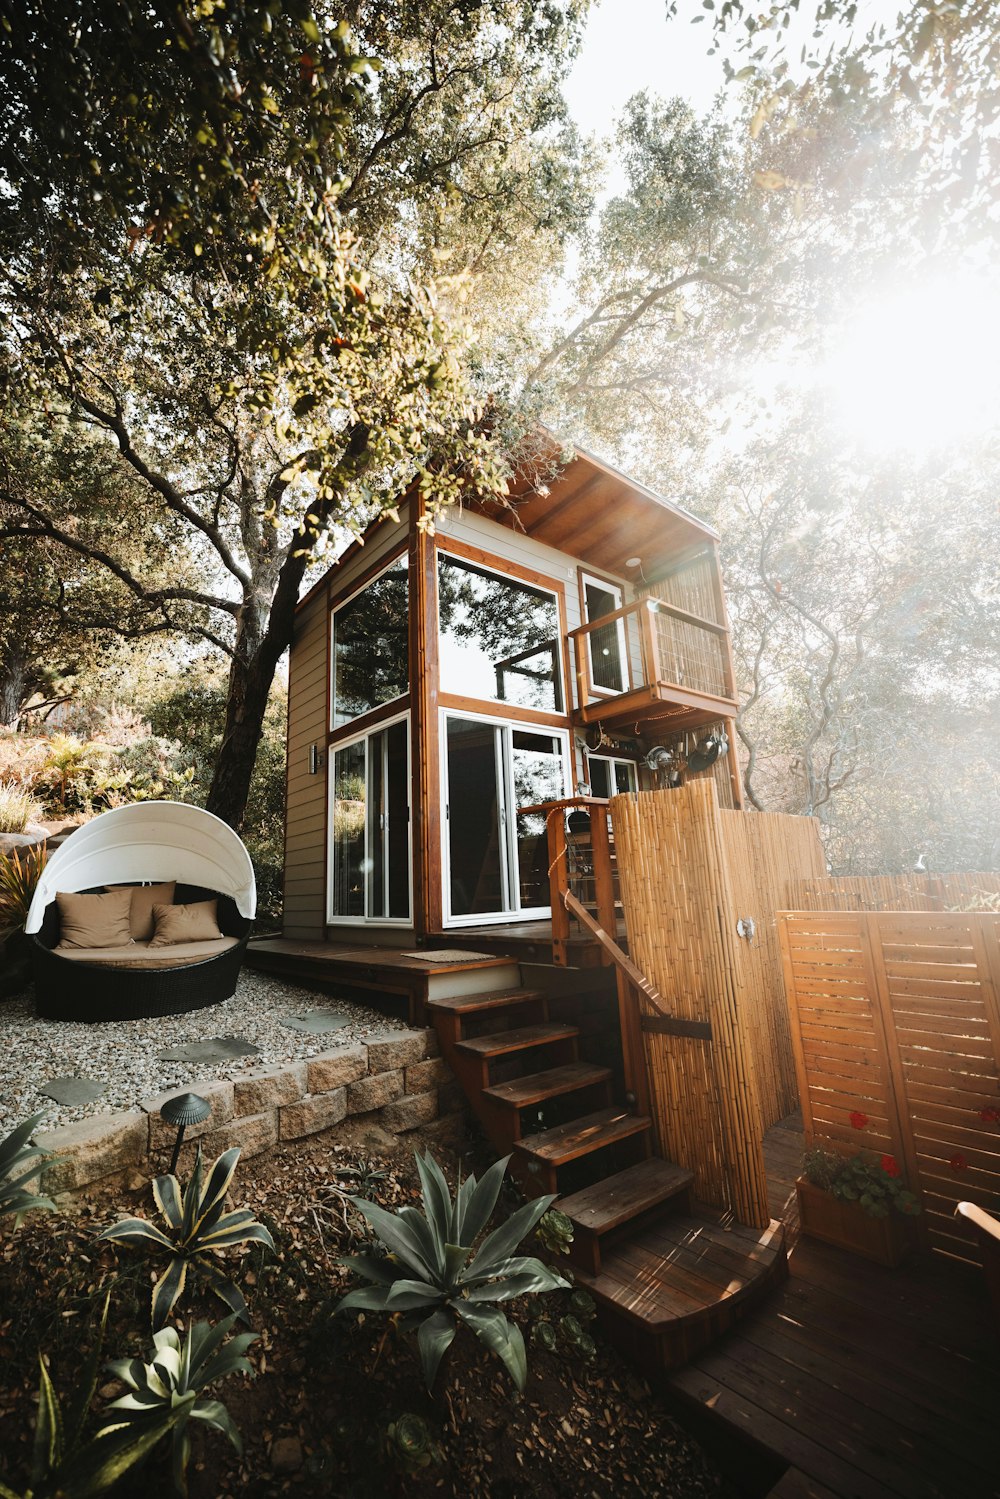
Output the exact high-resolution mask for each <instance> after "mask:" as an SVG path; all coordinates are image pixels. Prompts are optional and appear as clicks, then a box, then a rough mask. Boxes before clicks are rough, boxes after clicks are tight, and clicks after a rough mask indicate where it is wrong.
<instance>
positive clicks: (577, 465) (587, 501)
mask: <svg viewBox="0 0 1000 1499" xmlns="http://www.w3.org/2000/svg"><path fill="white" fill-rule="evenodd" d="M467 505H468V508H469V509H470V510H475V511H477V512H478V513H479V514H481V515H485V516H487V517H488V518H489V519H490V520H492V521H496V522H497V523H498V524H499V525H501V526H507V527H508V528H509V529H511V530H514V531H520V532H522V533H523V534H524V535H526V536H530V537H531V538H532V540H534V541H538V542H542V543H543V544H544V545H545V546H550V547H553V548H555V550H556V551H560V552H567V553H569V555H570V556H573V557H577V558H579V559H580V561H581V562H585V563H589V564H590V566H591V567H593V568H596V569H598V570H599V571H601V572H606V573H613V574H615V575H616V576H617V577H634V576H636V570H635V569H634V568H629V567H627V566H626V563H627V561H628V559H629V558H630V557H639V558H641V561H642V576H643V577H644V579H645V580H646V581H647V582H652V581H654V580H655V579H656V578H657V577H658V576H659V575H660V574H662V573H663V572H666V571H669V569H670V566H671V564H672V563H673V562H674V561H675V560H676V558H677V556H678V554H679V553H689V552H690V551H692V549H700V548H702V547H706V546H713V545H714V544H715V543H716V542H717V541H718V533H717V532H716V531H714V530H713V529H712V527H711V526H709V525H707V524H706V523H705V522H704V521H701V520H698V519H696V517H695V516H693V515H689V514H688V513H687V511H686V510H683V509H681V507H680V506H679V505H674V504H672V503H671V502H670V501H669V500H666V499H664V498H663V497H662V496H661V495H658V494H654V492H653V491H652V490H651V489H647V488H646V487H645V486H644V485H642V484H639V483H637V482H636V481H635V480H634V479H629V478H628V477H627V476H626V475H625V474H622V473H619V472H618V470H617V469H614V468H611V467H610V465H609V464H606V463H604V462H602V461H601V459H599V458H596V457H595V456H594V455H593V454H592V453H588V452H586V451H585V450H584V449H582V448H576V449H575V450H574V457H573V458H571V459H570V461H569V463H568V464H567V465H566V467H565V468H563V469H562V470H561V471H560V473H559V474H558V475H557V477H556V478H555V479H553V480H552V482H551V483H550V484H549V485H548V486H547V488H546V490H545V492H544V493H540V492H539V490H538V489H537V488H536V487H535V485H534V483H533V481H532V480H531V479H529V478H526V477H524V476H523V475H520V474H519V475H518V476H517V477H516V478H515V480H514V482H513V484H512V486H511V492H510V495H509V497H508V501H507V503H506V504H504V503H502V502H499V501H496V500H491V499H486V500H473V501H471V502H467Z"/></svg>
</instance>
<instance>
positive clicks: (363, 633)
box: [331, 556, 409, 729]
mask: <svg viewBox="0 0 1000 1499" xmlns="http://www.w3.org/2000/svg"><path fill="white" fill-rule="evenodd" d="M407 585H408V574H407V565H406V557H405V556H403V557H397V559H396V561H395V562H393V563H392V564H391V565H390V566H389V567H387V568H386V570H385V572H384V573H379V575H378V577H377V578H373V579H372V580H371V582H370V583H366V584H365V586H364V588H362V589H361V591H360V593H356V594H355V595H354V597H353V598H351V599H348V600H347V602H346V604H341V605H340V607H339V608H337V609H335V610H334V611H333V620H332V624H331V659H332V662H333V683H332V687H333V692H332V697H333V708H332V727H333V728H335V729H339V728H340V727H341V726H342V725H343V724H345V723H350V721H351V719H353V718H358V717H360V715H361V714H362V713H370V712H371V711H372V709H373V708H380V707H381V706H382V704H383V703H391V702H392V701H393V699H394V698H397V697H402V695H403V693H404V692H406V691H407V690H408V688H409V672H408V667H407V663H408V658H409V649H408V646H409V633H408V624H407V617H408V607H407V606H408V597H409V594H408V586H407Z"/></svg>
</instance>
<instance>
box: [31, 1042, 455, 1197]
mask: <svg viewBox="0 0 1000 1499" xmlns="http://www.w3.org/2000/svg"><path fill="white" fill-rule="evenodd" d="M437 1049H438V1048H437V1037H436V1036H435V1034H434V1032H433V1031H432V1030H425V1031H410V1030H407V1031H394V1032H392V1033H391V1034H390V1035H386V1036H380V1037H379V1038H378V1039H377V1040H373V1041H370V1042H369V1043H368V1045H367V1046H350V1047H341V1048H340V1049H339V1050H337V1051H327V1052H322V1053H321V1054H320V1055H319V1056H315V1057H308V1058H306V1059H305V1060H303V1061H301V1062H286V1063H283V1064H282V1065H280V1066H274V1067H266V1068H261V1069H259V1070H256V1071H253V1072H244V1073H242V1074H241V1075H240V1076H239V1077H237V1078H235V1079H233V1080H232V1081H216V1080H215V1079H212V1080H211V1081H208V1082H204V1083H198V1082H193V1083H191V1084H189V1085H188V1088H184V1087H177V1088H172V1089H170V1091H169V1092H167V1093H162V1094H160V1095H159V1096H158V1097H156V1098H147V1099H143V1101H142V1105H141V1108H142V1112H141V1113H134V1112H133V1113H124V1114H95V1115H93V1116H92V1117H90V1118H89V1119H84V1120H82V1121H81V1122H80V1123H79V1124H67V1125H63V1126H62V1127H60V1128H58V1129H52V1130H47V1131H45V1132H43V1133H40V1134H38V1135H37V1136H36V1137H35V1138H36V1141H37V1143H38V1144H39V1145H41V1146H42V1147H43V1148H44V1149H45V1150H50V1151H52V1153H53V1154H55V1155H58V1156H60V1157H61V1158H62V1159H61V1160H60V1161H59V1162H57V1163H56V1164H55V1165H52V1166H50V1167H49V1168H48V1170H47V1171H46V1172H45V1173H44V1176H43V1177H42V1190H43V1191H45V1192H48V1193H50V1194H65V1193H70V1194H72V1193H74V1192H79V1191H80V1190H81V1189H83V1188H85V1187H91V1186H95V1185H98V1184H105V1185H111V1182H110V1178H112V1177H122V1178H124V1180H125V1183H126V1185H128V1186H136V1187H138V1186H140V1185H142V1183H143V1182H145V1181H146V1179H147V1178H148V1177H150V1176H154V1175H157V1174H159V1173H161V1172H163V1171H166V1169H167V1167H168V1165H169V1163H170V1153H171V1151H172V1149H173V1144H174V1140H175V1138H176V1130H175V1129H174V1128H173V1127H172V1126H171V1125H167V1124H164V1122H163V1120H162V1119H161V1118H160V1113H159V1111H160V1107H161V1105H162V1104H163V1103H164V1102H165V1101H166V1099H168V1098H171V1097H173V1096H174V1095H175V1094H177V1093H180V1092H185V1091H188V1090H190V1091H191V1092H194V1093H197V1094H198V1095H199V1097H201V1098H204V1099H206V1101H207V1102H208V1103H210V1104H211V1106H212V1113H211V1117H210V1118H209V1119H206V1121H205V1122H204V1124H200V1125H193V1126H192V1127H191V1128H190V1129H189V1130H187V1131H186V1132H185V1135H184V1141H185V1143H184V1148H183V1149H182V1151H181V1159H180V1166H179V1169H180V1171H181V1174H182V1175H183V1174H184V1173H185V1172H186V1171H188V1170H190V1166H191V1162H192V1161H193V1159H194V1153H195V1150H196V1148H197V1145H198V1144H201V1146H202V1148H203V1150H204V1153H205V1156H206V1157H207V1159H209V1160H212V1159H214V1157H215V1156H217V1155H219V1154H220V1153H221V1152H222V1151H223V1150H229V1149H230V1147H231V1146H234V1145H238V1146H239V1147H240V1150H241V1151H242V1153H243V1156H244V1157H247V1156H252V1155H258V1154H259V1153H260V1152H261V1151H262V1150H267V1149H269V1148H270V1147H271V1146H274V1145H278V1144H279V1143H281V1142H283V1141H290V1140H301V1139H304V1138H305V1137H306V1136H307V1135H315V1134H318V1133H319V1132H320V1131H321V1130H326V1129H331V1128H333V1127H334V1126H335V1125H337V1124H339V1123H340V1122H341V1121H342V1120H344V1119H346V1118H348V1117H349V1116H352V1115H365V1116H366V1117H368V1118H370V1119H371V1121H372V1123H373V1124H377V1125H379V1126H380V1127H381V1128H382V1129H384V1130H389V1131H391V1132H392V1133H393V1134H402V1133H403V1132H404V1131H405V1130H409V1129H416V1128H417V1127H418V1126H420V1125H427V1124H430V1123H431V1122H432V1121H434V1120H436V1119H439V1118H444V1117H447V1116H449V1115H452V1114H454V1113H456V1112H457V1111H460V1110H461V1109H462V1107H463V1103H464V1099H463V1096H462V1092H461V1089H460V1088H459V1086H458V1084H457V1083H456V1082H455V1080H454V1078H453V1076H452V1073H451V1071H450V1069H449V1067H448V1065H447V1063H446V1062H444V1061H442V1060H441V1058H440V1057H439V1056H438V1055H437ZM188 1141H190V1142H192V1143H191V1144H188Z"/></svg>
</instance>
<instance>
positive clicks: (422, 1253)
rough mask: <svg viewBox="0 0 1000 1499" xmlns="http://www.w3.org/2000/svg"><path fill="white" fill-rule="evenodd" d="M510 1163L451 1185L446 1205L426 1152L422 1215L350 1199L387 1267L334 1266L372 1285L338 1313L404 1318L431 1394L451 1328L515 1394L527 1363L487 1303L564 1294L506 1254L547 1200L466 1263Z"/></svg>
mask: <svg viewBox="0 0 1000 1499" xmlns="http://www.w3.org/2000/svg"><path fill="white" fill-rule="evenodd" d="M509 1160H510V1157H509V1156H507V1157H506V1158H505V1159H504V1160H502V1161H497V1162H496V1164H495V1165H493V1166H491V1167H490V1169H489V1170H488V1171H487V1172H486V1173H485V1175H484V1176H483V1178H482V1180H481V1181H480V1182H477V1181H476V1178H475V1177H474V1176H470V1177H468V1178H467V1179H466V1180H465V1181H464V1182H459V1185H458V1191H457V1193H456V1194H455V1197H454V1200H453V1199H452V1196H451V1193H450V1191H449V1189H448V1183H447V1181H446V1180H445V1177H444V1173H443V1172H442V1170H441V1168H440V1166H439V1165H438V1164H437V1162H436V1161H435V1159H434V1157H433V1156H432V1155H431V1153H430V1151H428V1152H427V1154H426V1155H425V1156H424V1157H423V1158H421V1157H420V1156H419V1155H418V1156H417V1157H416V1162H417V1171H418V1172H419V1174H420V1185H421V1188H422V1195H423V1203H424V1211H423V1212H422V1213H421V1212H419V1211H418V1210H417V1209H416V1208H412V1207H403V1208H400V1209H399V1211H398V1212H390V1211H388V1210H387V1209H385V1208H381V1207H379V1206H378V1204H377V1203H374V1202H369V1201H367V1200H366V1199H365V1198H363V1197H353V1198H352V1199H351V1201H352V1202H353V1204H354V1206H355V1207H356V1208H357V1209H358V1211H359V1212H360V1213H362V1214H363V1215H364V1216H365V1217H366V1218H367V1219H368V1222H369V1223H370V1224H371V1226H372V1228H373V1229H374V1230H375V1233H376V1235H377V1236H378V1238H379V1239H380V1240H381V1242H382V1243H383V1244H384V1245H385V1247H386V1249H387V1250H388V1251H389V1257H388V1258H378V1257H376V1256H375V1255H369V1254H363V1255H354V1256H349V1257H347V1258H345V1259H344V1260H343V1261H342V1263H343V1264H345V1265H348V1266H349V1267H350V1268H351V1269H352V1270H356V1271H357V1272H358V1274H359V1275H363V1276H364V1277H365V1279H366V1280H369V1281H372V1282H373V1284H372V1285H369V1286H364V1287H362V1288H361V1289H360V1290H357V1291H350V1292H349V1293H348V1294H347V1295H346V1296H345V1297H344V1298H343V1299H342V1300H341V1302H340V1305H339V1307H338V1309H337V1310H338V1312H344V1311H348V1310H352V1309H353V1310H356V1311H368V1312H386V1313H387V1314H388V1315H389V1316H394V1315H396V1314H402V1316H401V1322H400V1325H401V1326H403V1327H417V1329H418V1332H417V1346H418V1348H419V1350H420V1359H421V1364H422V1366H423V1371H424V1378H425V1380H426V1381H427V1388H428V1389H430V1388H431V1387H432V1386H433V1384H434V1378H435V1375H436V1374H437V1371H438V1367H439V1365H440V1363H441V1359H442V1358H443V1356H444V1354H445V1353H446V1352H447V1350H448V1348H449V1347H450V1346H451V1344H452V1342H453V1340H454V1338H455V1334H456V1332H457V1331H458V1325H459V1322H464V1323H465V1325H466V1326H467V1327H469V1328H471V1330H472V1331H473V1332H474V1333H475V1335H476V1337H477V1338H479V1339H480V1341H481V1342H483V1343H485V1345H486V1347H487V1348H489V1349H490V1351H491V1352H492V1353H495V1354H496V1355H497V1357H498V1358H499V1359H500V1360H501V1362H502V1363H503V1364H504V1366H505V1368H506V1369H507V1371H508V1373H509V1374H510V1376H511V1378H512V1379H513V1381H514V1383H515V1385H516V1386H517V1388H518V1389H519V1390H523V1389H524V1384H525V1380H526V1379H527V1375H528V1362H527V1357H526V1355H525V1351H524V1338H523V1337H522V1335H521V1329H520V1328H519V1327H518V1326H517V1325H516V1324H515V1323H512V1322H508V1320H507V1318H506V1316H505V1315H504V1313H503V1312H502V1311H501V1310H500V1308H499V1306H498V1305H492V1306H491V1305H490V1303H501V1302H507V1301H513V1300H514V1298H515V1297H517V1296H528V1295H533V1294H536V1293H538V1292H541V1291H561V1290H566V1289H568V1285H569V1283H568V1281H565V1280H564V1279H563V1278H562V1276H560V1275H556V1273H555V1272H554V1271H553V1270H550V1269H549V1268H548V1266H547V1265H543V1264H542V1262H541V1260H537V1259H534V1258H530V1257H521V1256H516V1255H515V1254H514V1251H515V1250H516V1248H517V1246H518V1245H519V1244H520V1243H521V1241H522V1239H524V1238H525V1237H526V1236H527V1235H528V1234H529V1233H531V1231H532V1229H533V1228H534V1227H535V1226H536V1224H537V1223H538V1221H539V1219H540V1218H541V1217H542V1215H543V1214H544V1213H545V1212H546V1211H547V1209H548V1208H549V1207H550V1206H551V1204H552V1201H553V1198H552V1197H539V1198H538V1199H537V1200H536V1201H534V1202H528V1203H525V1204H524V1206H523V1207H520V1208H518V1210H517V1211H516V1212H515V1213H513V1214H512V1215H511V1217H510V1218H508V1219H507V1221H506V1222H505V1223H502V1224H501V1225H500V1227H499V1228H496V1229H494V1231H493V1232H492V1233H491V1234H489V1235H488V1236H487V1237H486V1239H485V1240H484V1241H483V1243H482V1244H481V1245H480V1247H479V1249H478V1251H477V1252H476V1253H473V1249H474V1246H475V1243H476V1240H477V1239H478V1238H479V1236H480V1234H481V1233H482V1232H483V1231H484V1229H485V1228H486V1225H487V1223H488V1222H489V1220H490V1217H491V1215H492V1213H493V1210H494V1208H495V1207H496V1203H497V1198H498V1197H499V1195H500V1188H501V1186H502V1184H503V1178H504V1173H505V1172H506V1170H507V1164H508V1161H509Z"/></svg>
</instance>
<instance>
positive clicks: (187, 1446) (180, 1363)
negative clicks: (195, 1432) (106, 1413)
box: [107, 1314, 258, 1495]
mask: <svg viewBox="0 0 1000 1499" xmlns="http://www.w3.org/2000/svg"><path fill="white" fill-rule="evenodd" d="M235 1322H236V1316H235V1314H234V1315H233V1316H231V1317H226V1318H225V1320H224V1321H222V1322H219V1323H218V1324H217V1325H216V1326H215V1327H212V1326H211V1324H210V1323H208V1322H196V1323H195V1324H194V1326H193V1327H192V1328H190V1329H189V1330H188V1332H187V1334H186V1335H185V1337H184V1338H183V1339H181V1337H180V1336H179V1334H178V1333H177V1332H176V1331H175V1329H174V1328H172V1327H165V1328H163V1329H161V1331H160V1332H158V1333H156V1334H155V1335H154V1338H153V1348H152V1350H151V1353H150V1362H149V1363H148V1364H146V1363H143V1361H142V1359H137V1358H136V1359H115V1360H113V1361H112V1362H111V1363H109V1364H108V1366H107V1367H108V1371H109V1373H111V1374H113V1375H114V1376H115V1378H116V1379H121V1380H123V1381H124V1383H125V1384H127V1385H128V1388H129V1393H128V1394H127V1395H122V1396H121V1397H120V1398H119V1399H117V1400H114V1401H112V1403H111V1405H110V1406H109V1410H110V1411H118V1412H120V1413H121V1415H120V1417H119V1422H120V1425H115V1426H111V1427H108V1428H107V1429H108V1431H110V1432H116V1433H128V1434H130V1435H131V1437H132V1439H133V1440H137V1439H140V1438H141V1437H142V1435H143V1434H144V1433H146V1432H148V1431H149V1430H151V1429H154V1430H156V1429H158V1430H160V1431H162V1430H163V1429H164V1423H165V1422H169V1426H170V1442H171V1457H172V1471H173V1481H174V1488H175V1490H176V1492H177V1493H178V1494H182V1495H185V1494H186V1493H187V1467H188V1462H189V1461H190V1457H191V1434H190V1432H189V1430H188V1423H189V1421H201V1422H202V1423H203V1424H204V1425H206V1426H208V1427H210V1428H211V1429H212V1430H213V1431H219V1432H221V1433H222V1435H223V1436H224V1437H226V1438H227V1439H228V1440H229V1442H230V1443H231V1444H232V1446H233V1447H235V1449H236V1451H237V1452H238V1453H240V1454H242V1452H243V1443H242V1440H241V1438H240V1434H239V1431H238V1430H237V1428H236V1426H235V1425H234V1424H233V1420H232V1417H231V1416H230V1414H229V1412H228V1411H227V1410H226V1407H225V1406H224V1405H223V1404H222V1402H221V1401H219V1400H202V1399H200V1398H199V1397H200V1396H201V1395H202V1393H203V1392H204V1391H205V1390H206V1389H207V1388H208V1387H209V1385H212V1384H216V1383H218V1381H219V1380H221V1379H225V1378H227V1376H228V1375H230V1374H250V1375H252V1374H253V1372H254V1370H253V1368H252V1366H251V1364H250V1363H249V1361H248V1360H247V1358H246V1357H245V1355H246V1351H247V1349H248V1348H249V1347H250V1344H251V1343H253V1342H254V1341H255V1340H256V1338H257V1337H258V1334H257V1333H255V1332H245V1333H240V1334H239V1336H238V1337H235V1338H231V1339H230V1341H229V1342H228V1343H226V1342H225V1339H226V1337H227V1335H228V1334H229V1332H230V1331H231V1330H232V1327H233V1325H234V1323H235Z"/></svg>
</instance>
